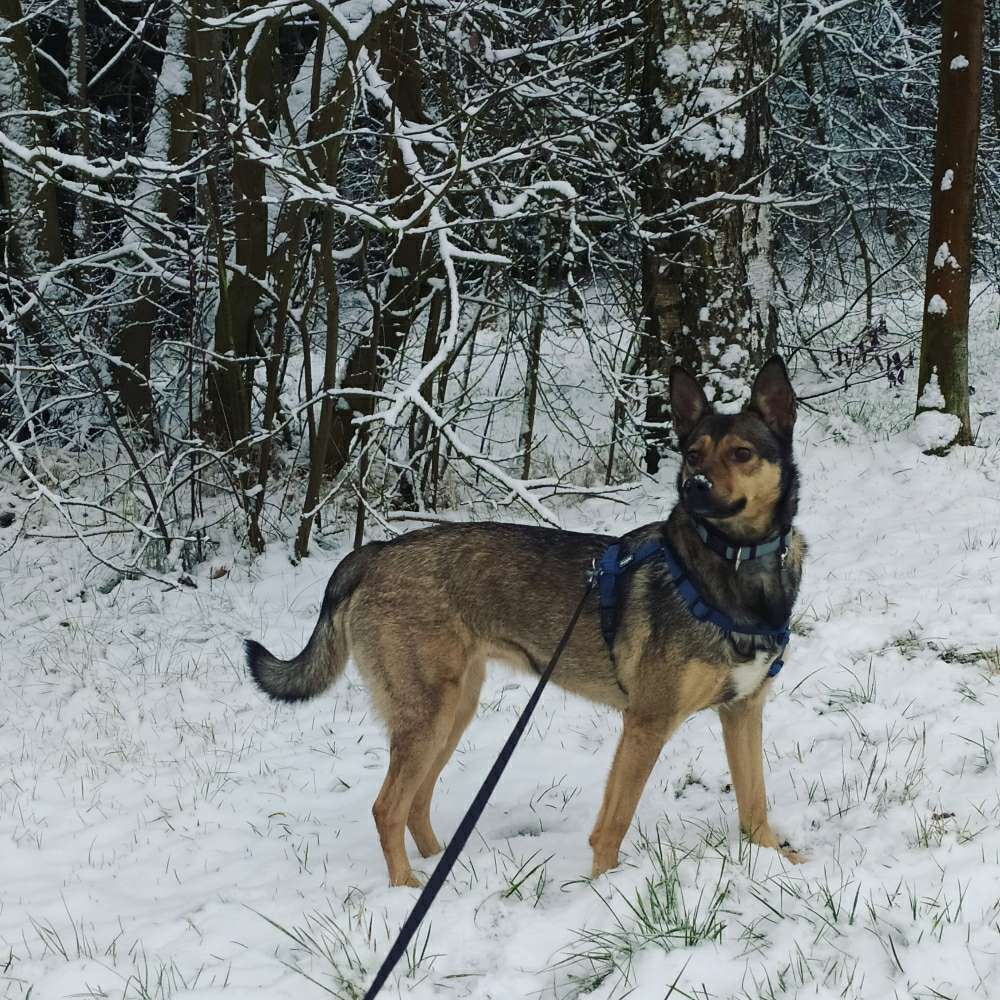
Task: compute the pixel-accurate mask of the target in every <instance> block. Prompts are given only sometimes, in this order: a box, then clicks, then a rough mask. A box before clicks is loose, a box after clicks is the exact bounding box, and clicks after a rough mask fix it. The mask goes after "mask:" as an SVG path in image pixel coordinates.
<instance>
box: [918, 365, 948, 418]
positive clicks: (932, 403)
mask: <svg viewBox="0 0 1000 1000" xmlns="http://www.w3.org/2000/svg"><path fill="white" fill-rule="evenodd" d="M917 406H920V407H923V408H924V409H926V410H942V409H944V393H942V392H941V386H940V385H938V377H937V369H936V368H933V369H931V377H930V378H929V379H928V380H927V385H925V386H924V391H923V392H922V393H920V396H919V398H918V399H917Z"/></svg>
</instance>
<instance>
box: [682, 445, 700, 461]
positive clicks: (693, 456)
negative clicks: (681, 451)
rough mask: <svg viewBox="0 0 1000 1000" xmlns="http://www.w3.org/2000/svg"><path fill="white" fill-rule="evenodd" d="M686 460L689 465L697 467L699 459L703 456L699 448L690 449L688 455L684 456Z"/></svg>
mask: <svg viewBox="0 0 1000 1000" xmlns="http://www.w3.org/2000/svg"><path fill="white" fill-rule="evenodd" d="M684 458H685V459H686V460H687V464H688V465H697V464H698V459H699V458H701V455H700V453H699V452H698V449H697V448H689V449H688V451H687V453H686V454H685V455H684Z"/></svg>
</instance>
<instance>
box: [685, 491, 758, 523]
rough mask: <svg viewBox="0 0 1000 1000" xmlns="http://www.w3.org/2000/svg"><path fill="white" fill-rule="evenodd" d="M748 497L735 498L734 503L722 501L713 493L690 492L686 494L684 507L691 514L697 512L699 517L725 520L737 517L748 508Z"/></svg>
mask: <svg viewBox="0 0 1000 1000" xmlns="http://www.w3.org/2000/svg"><path fill="white" fill-rule="evenodd" d="M746 505H747V501H746V497H742V498H741V499H739V500H734V501H733V502H732V503H720V502H719V501H718V500H716V499H714V498H713V497H712V496H711V494H703V495H699V494H694V495H692V494H690V493H685V495H684V507H685V509H686V510H687V512H688V513H689V514H697V515H698V517H707V518H709V519H710V520H712V521H724V520H726V518H729V517H736V515H737V514H742V513H743V511H744V510H745V509H746Z"/></svg>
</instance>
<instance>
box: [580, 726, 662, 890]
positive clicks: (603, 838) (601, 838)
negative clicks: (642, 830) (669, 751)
mask: <svg viewBox="0 0 1000 1000" xmlns="http://www.w3.org/2000/svg"><path fill="white" fill-rule="evenodd" d="M674 728H675V727H674V726H673V725H665V724H664V723H663V721H662V720H656V721H655V722H654V721H652V720H649V719H640V718H638V717H636V715H635V714H634V713H631V712H629V711H626V712H625V724H624V728H623V729H622V738H621V740H620V741H619V743H618V749H617V750H616V751H615V759H614V762H613V763H612V765H611V773H610V774H609V775H608V783H607V785H606V786H605V788H604V802H603V804H602V805H601V811H600V812H599V813H598V814H597V822H596V824H595V825H594V832H593V833H591V835H590V846H591V847H592V848H593V850H594V867H593V875H594V877H595V878H596V876H598V875H600V874H602V873H603V872H606V871H608V869H610V868H614V867H615V866H616V865H617V864H618V849H619V848H620V847H621V843H622V840H623V839H624V837H625V834H626V833H627V832H628V828H629V824H630V823H631V822H632V817H633V816H634V815H635V808H636V806H637V805H638V804H639V798H640V796H641V795H642V790H643V788H645V786H646V781H647V779H648V778H649V775H650V772H651V771H652V770H653V765H654V764H655V763H656V758H657V757H659V755H660V751H661V750H662V749H663V744H664V743H666V742H667V739H668V738H669V736H670V733H671V732H672V731H673V729H674Z"/></svg>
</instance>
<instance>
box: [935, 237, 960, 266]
mask: <svg viewBox="0 0 1000 1000" xmlns="http://www.w3.org/2000/svg"><path fill="white" fill-rule="evenodd" d="M945 264H947V265H949V266H950V267H951V269H952V270H953V271H959V270H961V268H960V267H959V266H958V261H957V260H955V257H954V256H953V255H952V252H951V248H950V247H949V246H948V242H947V240H946V241H945V242H944V243H942V244H941V246H939V247H938V248H937V251H936V252H935V254H934V267H935V268H937V269H938V270H940V269H941V268H942V267H944V266H945Z"/></svg>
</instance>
